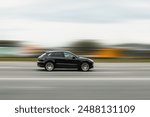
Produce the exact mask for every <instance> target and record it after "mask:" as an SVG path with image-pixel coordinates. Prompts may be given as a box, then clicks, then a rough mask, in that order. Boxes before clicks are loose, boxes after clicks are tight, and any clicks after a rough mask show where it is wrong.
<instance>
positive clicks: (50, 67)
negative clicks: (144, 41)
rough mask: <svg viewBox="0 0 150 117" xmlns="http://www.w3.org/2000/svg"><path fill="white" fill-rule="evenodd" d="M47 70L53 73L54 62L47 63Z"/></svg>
mask: <svg viewBox="0 0 150 117" xmlns="http://www.w3.org/2000/svg"><path fill="white" fill-rule="evenodd" d="M45 70H47V71H52V70H54V64H53V63H52V62H47V63H46V64H45Z"/></svg>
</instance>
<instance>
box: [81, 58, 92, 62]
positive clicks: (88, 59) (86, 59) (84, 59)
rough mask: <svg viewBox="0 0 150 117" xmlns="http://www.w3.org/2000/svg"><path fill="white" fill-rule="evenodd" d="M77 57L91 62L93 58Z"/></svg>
mask: <svg viewBox="0 0 150 117" xmlns="http://www.w3.org/2000/svg"><path fill="white" fill-rule="evenodd" d="M79 59H82V60H88V61H91V62H93V60H92V59H89V58H86V57H79Z"/></svg>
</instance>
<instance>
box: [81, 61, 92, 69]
mask: <svg viewBox="0 0 150 117" xmlns="http://www.w3.org/2000/svg"><path fill="white" fill-rule="evenodd" d="M89 69H90V67H89V64H88V63H82V64H81V70H82V71H88V70H89Z"/></svg>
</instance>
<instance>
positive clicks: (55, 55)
mask: <svg viewBox="0 0 150 117" xmlns="http://www.w3.org/2000/svg"><path fill="white" fill-rule="evenodd" d="M50 56H52V57H64V55H63V53H62V52H52V53H51V55H50Z"/></svg>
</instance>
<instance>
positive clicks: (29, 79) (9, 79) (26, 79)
mask: <svg viewBox="0 0 150 117" xmlns="http://www.w3.org/2000/svg"><path fill="white" fill-rule="evenodd" d="M0 81H150V78H0Z"/></svg>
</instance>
